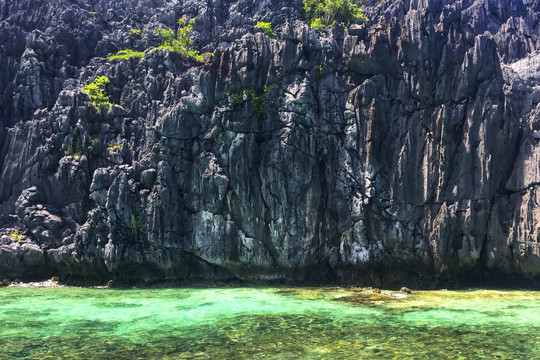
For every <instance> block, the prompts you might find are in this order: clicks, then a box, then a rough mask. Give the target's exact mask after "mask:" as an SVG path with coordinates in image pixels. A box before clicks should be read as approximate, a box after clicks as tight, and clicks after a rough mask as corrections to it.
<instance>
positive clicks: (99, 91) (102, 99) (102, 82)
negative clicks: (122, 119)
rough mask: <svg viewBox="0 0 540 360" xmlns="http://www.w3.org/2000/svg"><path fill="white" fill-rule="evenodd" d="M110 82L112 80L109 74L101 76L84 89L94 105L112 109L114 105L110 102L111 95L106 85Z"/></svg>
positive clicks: (99, 107)
mask: <svg viewBox="0 0 540 360" xmlns="http://www.w3.org/2000/svg"><path fill="white" fill-rule="evenodd" d="M109 82H110V80H109V78H108V77H107V76H99V77H97V78H96V79H95V80H94V81H93V82H91V83H90V84H88V85H86V86H85V87H84V89H83V92H84V93H86V94H88V96H89V97H90V101H91V102H92V105H94V107H95V108H97V109H101V108H107V109H110V108H111V107H112V104H111V103H110V97H111V96H110V95H108V94H107V92H106V91H105V86H106V85H107V84H108V83H109Z"/></svg>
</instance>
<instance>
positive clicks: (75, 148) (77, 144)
mask: <svg viewBox="0 0 540 360" xmlns="http://www.w3.org/2000/svg"><path fill="white" fill-rule="evenodd" d="M82 152H83V150H82V143H81V137H80V136H79V135H78V134H73V135H72V136H71V140H70V141H69V143H68V148H67V150H66V155H67V156H72V157H74V158H75V159H78V158H80V157H81V155H82Z"/></svg>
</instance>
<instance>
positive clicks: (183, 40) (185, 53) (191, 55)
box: [152, 18, 204, 62]
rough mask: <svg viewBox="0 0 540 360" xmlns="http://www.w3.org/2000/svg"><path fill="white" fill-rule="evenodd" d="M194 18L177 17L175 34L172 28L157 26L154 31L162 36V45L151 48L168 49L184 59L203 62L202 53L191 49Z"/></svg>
mask: <svg viewBox="0 0 540 360" xmlns="http://www.w3.org/2000/svg"><path fill="white" fill-rule="evenodd" d="M194 23H195V20H193V19H191V20H189V21H188V19H186V18H181V19H178V25H179V26H178V30H177V31H176V36H175V34H174V31H173V30H172V29H166V30H165V29H162V28H158V29H157V30H156V33H157V34H158V35H159V36H161V37H162V38H163V45H161V46H159V47H157V48H153V49H152V51H154V50H162V49H165V50H169V51H172V52H175V53H178V54H180V55H182V57H184V58H186V59H191V60H195V61H198V62H204V57H203V55H202V54H201V53H200V52H199V51H197V50H195V49H193V38H192V33H193V24H194Z"/></svg>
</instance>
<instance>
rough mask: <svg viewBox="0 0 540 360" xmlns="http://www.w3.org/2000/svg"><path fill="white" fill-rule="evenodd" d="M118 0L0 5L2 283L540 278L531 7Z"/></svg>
mask: <svg viewBox="0 0 540 360" xmlns="http://www.w3.org/2000/svg"><path fill="white" fill-rule="evenodd" d="M122 4H123V3H114V4H113V2H110V1H108V0H98V1H95V2H93V3H92V4H82V3H80V2H65V1H60V0H53V1H47V2H33V3H32V6H26V5H25V3H24V2H6V3H2V4H0V14H2V15H1V16H0V34H2V36H1V37H0V65H1V66H0V69H1V70H0V94H2V96H1V97H0V109H1V110H0V235H3V234H5V235H8V234H9V231H11V230H10V229H20V231H21V232H23V233H24V234H25V235H26V236H27V237H28V242H27V243H25V245H24V246H20V245H19V244H16V243H14V242H12V241H11V240H9V241H8V240H5V241H4V240H2V243H1V245H0V278H2V277H8V278H13V277H21V278H25V279H27V278H28V279H29V278H36V277H41V278H46V277H48V276H51V275H58V276H60V277H61V279H63V280H68V281H81V282H84V283H87V282H100V283H103V284H105V283H106V282H107V281H108V280H110V279H115V280H118V281H120V282H126V283H128V284H129V283H134V282H140V281H142V282H155V281H169V280H171V281H177V280H178V281H186V282H190V281H231V280H246V281H250V282H269V281H271V282H279V281H286V282H291V283H292V282H296V283H318V284H320V283H329V282H333V283H342V284H358V285H369V286H378V287H383V286H385V287H395V286H400V284H403V283H406V284H412V285H413V286H430V287H433V286H437V285H439V284H449V285H452V286H455V285H460V284H466V283H467V282H475V281H476V282H482V281H485V280H489V279H495V280H496V281H500V280H501V279H507V280H509V281H512V282H514V283H516V282H517V281H522V282H521V283H522V284H527V285H533V284H535V282H536V283H537V284H538V283H539V282H540V246H539V245H538V238H539V236H540V235H539V230H538V229H540V217H539V216H538V211H537V210H538V204H537V201H536V198H537V190H538V184H540V178H539V177H540V172H539V171H538V159H540V153H539V150H538V142H537V137H538V136H537V132H538V131H540V123H538V118H539V115H540V107H539V106H540V105H539V104H540V75H539V72H538V71H537V70H538V64H539V63H540V54H539V52H538V50H539V49H540V20H539V19H540V16H539V15H540V5H539V4H540V3H539V2H538V1H532V2H528V3H526V4H523V2H522V1H521V0H504V1H503V0H490V1H481V0H475V1H466V2H463V1H458V2H451V3H447V2H442V1H431V0H430V1H421V2H415V1H408V0H396V1H385V2H370V4H368V5H366V6H365V13H366V16H367V17H368V18H369V19H370V21H369V22H368V23H366V24H360V25H352V26H348V27H344V26H342V25H339V24H338V25H336V26H335V27H331V28H327V29H325V30H322V31H319V30H316V29H313V28H310V27H309V26H308V25H307V24H306V22H305V14H304V11H303V10H302V3H301V2H299V1H273V2H271V4H270V3H260V4H259V3H257V4H255V3H253V2H252V1H248V0H236V1H229V2H200V1H194V0H188V1H182V2H181V1H162V0H157V1H152V2H140V3H138V4H136V5H133V4H130V6H123V5H122ZM124 5H125V4H124ZM132 5H133V6H132ZM182 16H187V17H189V18H194V19H195V25H194V35H195V42H194V46H195V48H196V49H199V50H201V51H202V52H205V53H206V52H207V53H212V54H206V55H205V63H197V62H194V61H192V60H189V59H186V58H183V57H182V56H180V55H179V54H174V53H170V52H168V51H166V50H159V51H152V52H146V53H145V56H144V58H142V59H139V58H131V59H128V60H121V59H120V60H114V61H108V60H107V59H106V57H107V56H108V55H110V54H114V53H116V52H117V51H119V50H123V49H128V48H129V49H132V50H136V51H144V50H146V49H149V48H151V47H154V46H158V45H160V44H161V41H160V39H158V37H157V36H155V29H156V28H158V27H161V28H174V27H175V26H176V20H177V19H178V18H180V17H182ZM258 21H271V22H272V29H273V31H274V33H275V34H276V37H275V39H270V38H269V37H267V36H265V35H264V34H263V33H262V32H259V31H256V30H255V29H254V28H253V24H255V23H256V22H258ZM131 30H133V31H131ZM137 30H140V32H138V31H137ZM98 76H107V77H108V78H109V79H110V83H109V84H108V85H107V87H106V91H107V93H108V94H110V95H111V102H112V103H114V104H116V105H120V106H121V108H120V107H117V106H113V107H111V111H107V110H104V109H96V108H95V107H94V106H93V105H92V104H91V102H90V101H89V100H90V99H89V97H88V96H87V95H86V94H84V93H83V92H82V91H81V89H82V88H83V87H84V86H85V85H86V84H88V83H90V82H91V81H93V79H95V78H96V77H98ZM75 148H76V151H75V150H74V149H75Z"/></svg>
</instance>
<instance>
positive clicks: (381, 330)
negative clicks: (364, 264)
mask: <svg viewBox="0 0 540 360" xmlns="http://www.w3.org/2000/svg"><path fill="white" fill-rule="evenodd" d="M391 294H394V293H390V292H384V291H383V292H382V293H381V294H377V293H375V292H374V291H372V290H368V289H341V288H217V289H191V288H190V289H185V288H181V289H132V290H110V289H85V288H67V287H58V288H17V287H9V288H0V359H18V358H28V359H363V358H371V359H540V292H533V291H487V290H476V291H431V292H414V293H413V294H412V295H410V296H409V297H407V298H404V299H403V298H402V299H394V298H393V296H392V295H391ZM398 295H399V294H398Z"/></svg>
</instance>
